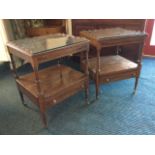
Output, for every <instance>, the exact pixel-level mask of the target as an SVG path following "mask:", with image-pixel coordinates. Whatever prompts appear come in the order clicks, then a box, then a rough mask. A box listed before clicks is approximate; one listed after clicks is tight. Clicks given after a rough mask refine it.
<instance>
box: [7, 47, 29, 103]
mask: <svg viewBox="0 0 155 155" xmlns="http://www.w3.org/2000/svg"><path fill="white" fill-rule="evenodd" d="M8 51H9V48H8ZM9 55H10V59H11V64H12V72H13V75H14V77H15V79H18V78H19V76H18V74H17V70H16V64H15V61H14V58H13V54H12V53H10V52H9ZM16 85H17V88H18V92H19V96H20V99H21V101H22V104H23V105H24V106H27V105H26V104H25V103H24V96H23V93H22V91H21V90H20V88H19V86H18V84H17V82H16Z"/></svg>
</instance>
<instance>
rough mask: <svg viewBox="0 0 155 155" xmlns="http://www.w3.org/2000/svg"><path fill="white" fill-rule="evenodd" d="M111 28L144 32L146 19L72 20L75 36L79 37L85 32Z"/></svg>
mask: <svg viewBox="0 0 155 155" xmlns="http://www.w3.org/2000/svg"><path fill="white" fill-rule="evenodd" d="M111 27H122V28H126V29H130V30H140V31H144V27H145V19H72V30H73V34H74V35H79V34H80V32H81V31H83V30H93V29H100V28H102V29H103V28H111Z"/></svg>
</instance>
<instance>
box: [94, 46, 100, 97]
mask: <svg viewBox="0 0 155 155" xmlns="http://www.w3.org/2000/svg"><path fill="white" fill-rule="evenodd" d="M100 51H101V48H97V61H96V77H95V86H96V99H98V95H99V72H100Z"/></svg>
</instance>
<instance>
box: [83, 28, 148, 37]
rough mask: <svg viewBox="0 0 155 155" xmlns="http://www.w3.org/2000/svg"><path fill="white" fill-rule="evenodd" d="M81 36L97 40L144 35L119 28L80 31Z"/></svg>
mask: <svg viewBox="0 0 155 155" xmlns="http://www.w3.org/2000/svg"><path fill="white" fill-rule="evenodd" d="M81 34H83V36H86V37H89V38H92V39H97V40H100V39H111V38H116V37H118V38H120V37H130V36H142V35H146V34H145V33H144V32H141V31H135V30H128V29H124V28H120V27H115V28H106V29H96V30H87V31H81Z"/></svg>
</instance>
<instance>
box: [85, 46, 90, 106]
mask: <svg viewBox="0 0 155 155" xmlns="http://www.w3.org/2000/svg"><path fill="white" fill-rule="evenodd" d="M88 52H89V49H88V50H87V51H86V64H85V75H86V77H87V79H86V81H85V102H86V104H89V101H88V96H89V71H88Z"/></svg>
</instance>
